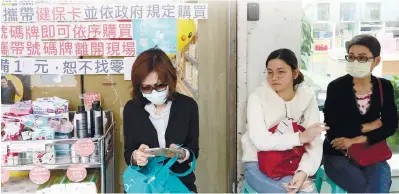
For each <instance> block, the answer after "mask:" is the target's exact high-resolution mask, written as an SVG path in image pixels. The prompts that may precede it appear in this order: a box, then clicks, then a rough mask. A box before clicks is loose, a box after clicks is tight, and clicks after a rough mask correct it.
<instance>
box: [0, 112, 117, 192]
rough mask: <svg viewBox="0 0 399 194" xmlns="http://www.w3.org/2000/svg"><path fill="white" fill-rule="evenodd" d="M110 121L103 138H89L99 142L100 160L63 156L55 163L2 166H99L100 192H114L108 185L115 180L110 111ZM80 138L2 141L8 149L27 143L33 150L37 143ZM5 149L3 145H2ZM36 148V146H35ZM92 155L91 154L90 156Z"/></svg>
mask: <svg viewBox="0 0 399 194" xmlns="http://www.w3.org/2000/svg"><path fill="white" fill-rule="evenodd" d="M107 119H109V121H110V124H108V126H107V130H106V132H105V134H104V135H102V136H101V138H87V139H91V140H92V141H93V142H94V143H96V144H98V149H97V150H98V162H97V161H96V162H87V163H86V162H85V163H83V162H78V163H71V161H68V160H66V161H68V162H65V159H68V156H61V157H58V158H57V157H56V158H55V164H31V163H29V164H24V163H25V162H21V163H20V164H17V165H8V164H6V165H4V164H3V165H2V168H4V169H6V170H8V171H29V170H32V169H33V168H35V167H38V166H40V167H44V168H47V169H49V170H58V169H60V170H65V169H68V167H70V166H71V165H73V164H80V165H83V166H84V167H85V168H88V169H93V168H98V169H101V191H100V193H114V191H115V188H114V186H113V184H110V185H111V187H106V185H108V183H107V181H110V182H112V181H114V180H115V150H114V144H115V131H116V129H115V126H116V123H115V122H114V121H113V114H112V112H111V113H110V118H107ZM78 140H80V139H77V138H71V139H54V140H33V141H5V142H2V144H3V145H6V146H4V147H5V148H6V149H8V146H10V145H13V144H19V145H20V144H25V145H24V146H26V147H30V148H27V149H26V150H27V151H24V152H29V151H31V149H32V147H35V146H34V144H35V145H37V144H45V145H48V144H50V145H52V144H53V145H62V144H73V143H75V142H76V141H78ZM2 149H3V146H2ZM33 149H34V148H33ZM89 157H90V156H89Z"/></svg>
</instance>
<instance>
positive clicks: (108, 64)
mask: <svg viewBox="0 0 399 194" xmlns="http://www.w3.org/2000/svg"><path fill="white" fill-rule="evenodd" d="M133 62H134V59H133V57H125V58H123V59H122V58H121V59H44V58H36V59H35V58H1V74H2V75H8V74H28V75H32V74H48V75H84V74H123V73H124V68H125V66H132V65H133Z"/></svg>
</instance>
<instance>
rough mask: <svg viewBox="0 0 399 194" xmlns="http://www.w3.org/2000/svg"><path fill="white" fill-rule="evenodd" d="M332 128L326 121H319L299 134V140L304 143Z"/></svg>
mask: <svg viewBox="0 0 399 194" xmlns="http://www.w3.org/2000/svg"><path fill="white" fill-rule="evenodd" d="M328 129H330V128H329V127H327V126H326V124H325V123H317V124H314V125H312V126H310V127H308V128H307V129H306V130H305V131H304V132H302V133H300V134H299V141H301V143H302V144H305V143H309V142H311V141H312V140H313V139H314V138H315V137H317V136H320V135H321V132H323V131H326V130H328Z"/></svg>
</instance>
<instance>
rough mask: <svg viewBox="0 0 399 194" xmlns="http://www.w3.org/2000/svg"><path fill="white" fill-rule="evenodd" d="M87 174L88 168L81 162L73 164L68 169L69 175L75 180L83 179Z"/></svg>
mask: <svg viewBox="0 0 399 194" xmlns="http://www.w3.org/2000/svg"><path fill="white" fill-rule="evenodd" d="M86 176H87V170H86V168H85V167H84V166H83V165H81V164H73V165H71V166H70V167H69V168H68V170H67V177H68V179H69V180H71V181H73V182H80V181H83V180H84V179H85V178H86Z"/></svg>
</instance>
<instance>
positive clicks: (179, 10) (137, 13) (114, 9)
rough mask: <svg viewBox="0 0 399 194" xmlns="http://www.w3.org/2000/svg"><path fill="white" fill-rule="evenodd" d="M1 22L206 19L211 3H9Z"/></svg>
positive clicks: (4, 8)
mask: <svg viewBox="0 0 399 194" xmlns="http://www.w3.org/2000/svg"><path fill="white" fill-rule="evenodd" d="M1 9H2V19H1V21H2V22H10V23H12V22H50V21H95V20H126V19H147V18H152V19H154V18H175V19H176V18H181V19H207V18H208V4H199V3H184V4H165V3H152V4H120V5H116V4H109V5H107V4H83V3H82V4H54V3H52V4H50V3H49V4H47V5H45V4H38V5H33V4H7V6H2V8H1Z"/></svg>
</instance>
